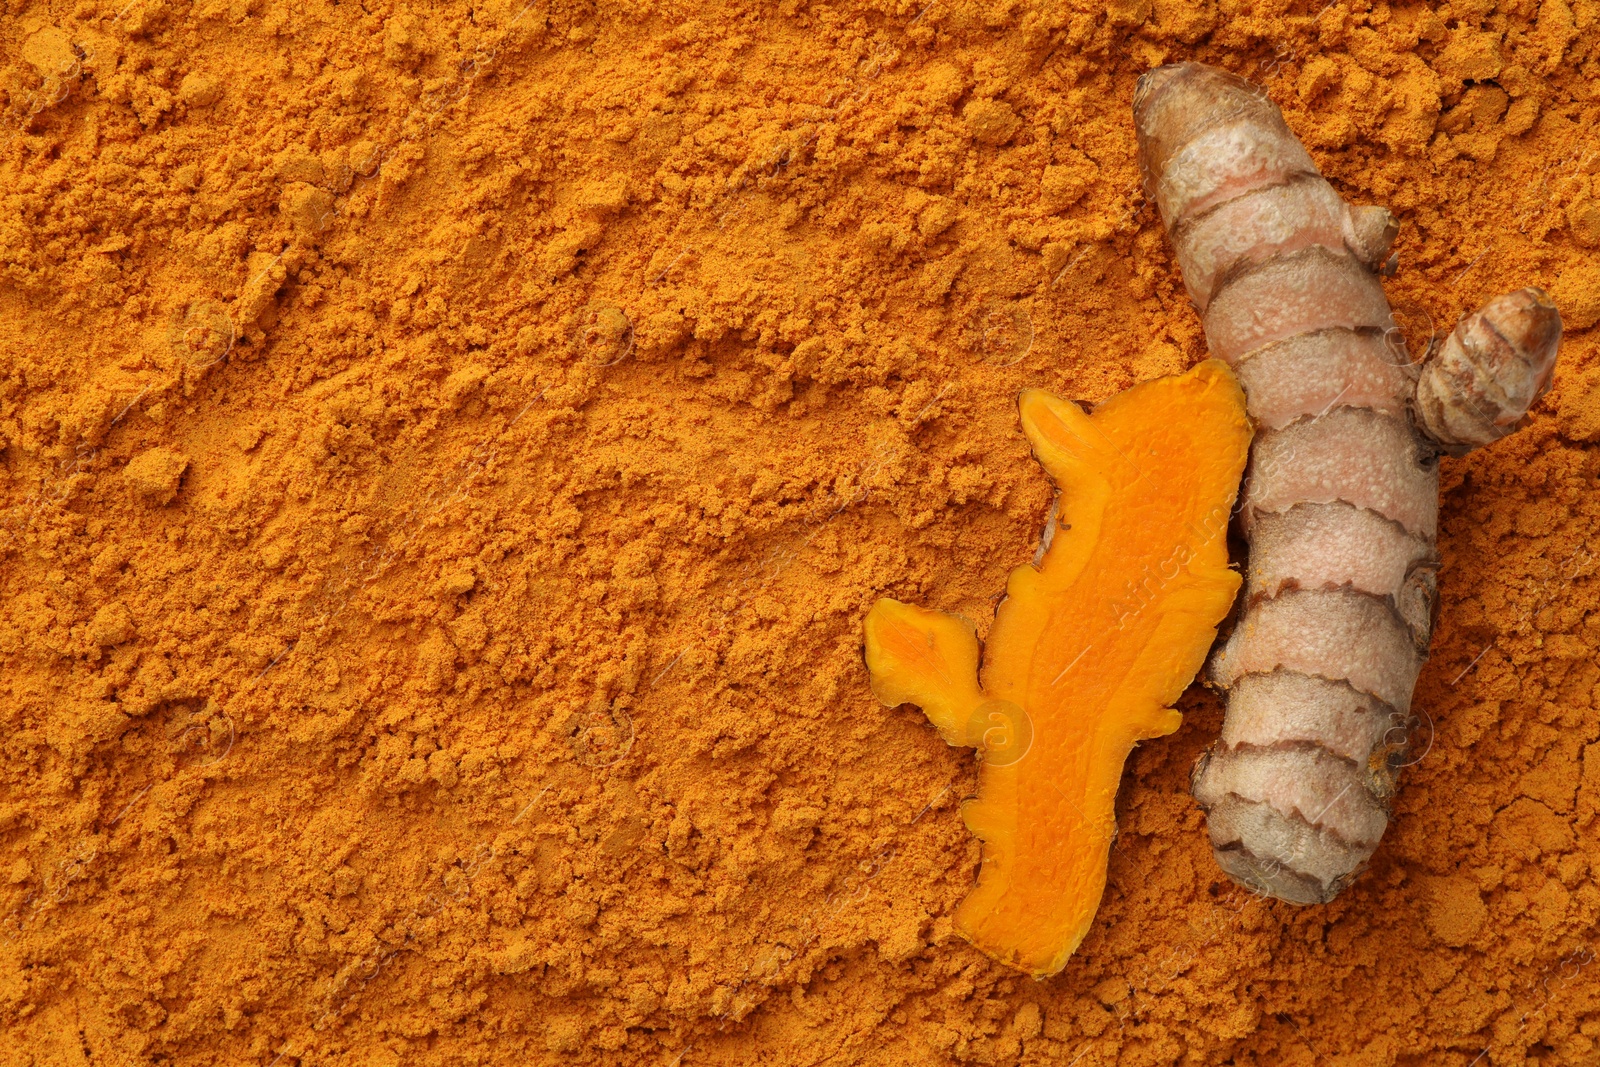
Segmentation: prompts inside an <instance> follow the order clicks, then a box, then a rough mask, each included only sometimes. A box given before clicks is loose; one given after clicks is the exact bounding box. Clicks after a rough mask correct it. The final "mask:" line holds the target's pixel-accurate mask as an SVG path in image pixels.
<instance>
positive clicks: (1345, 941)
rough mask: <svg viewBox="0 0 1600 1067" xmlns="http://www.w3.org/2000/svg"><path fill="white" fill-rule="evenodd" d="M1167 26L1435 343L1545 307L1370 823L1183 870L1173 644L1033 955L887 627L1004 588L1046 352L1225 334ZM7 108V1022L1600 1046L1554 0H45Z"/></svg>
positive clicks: (22, 1053)
mask: <svg viewBox="0 0 1600 1067" xmlns="http://www.w3.org/2000/svg"><path fill="white" fill-rule="evenodd" d="M1175 59H1199V60H1203V61H1205V62H1210V63H1216V64H1219V65H1222V66H1225V67H1227V68H1229V69H1232V70H1235V71H1238V72H1240V73H1242V74H1245V75H1247V76H1250V77H1252V78H1255V79H1257V80H1259V81H1262V82H1263V83H1264V84H1265V85H1266V87H1267V89H1268V91H1269V93H1270V95H1271V96H1272V98H1273V99H1274V100H1275V101H1277V102H1278V103H1279V104H1280V105H1282V107H1283V108H1284V110H1285V112H1286V115H1287V118H1288V120H1289V122H1290V125H1291V126H1292V127H1293V128H1294V130H1295V132H1296V133H1297V134H1298V135H1299V136H1300V137H1301V138H1302V139H1303V140H1304V141H1305V142H1306V143H1307V145H1308V147H1309V148H1310V149H1311V151H1312V154H1313V156H1314V157H1315V158H1316V160H1317V162H1318V164H1319V165H1320V166H1322V167H1323V169H1324V171H1325V172H1326V173H1327V174H1328V176H1329V177H1330V179H1331V180H1332V181H1333V182H1334V183H1335V186H1336V187H1337V188H1338V190H1339V191H1340V193H1341V194H1342V195H1344V196H1346V197H1347V198H1349V199H1351V200H1352V201H1355V202H1368V203H1380V204H1385V205H1387V206H1388V207H1390V208H1391V209H1393V210H1394V211H1395V212H1396V213H1397V215H1398V216H1399V218H1400V220H1401V223H1402V226H1401V232H1400V237H1399V241H1398V243H1397V249H1398V251H1399V253H1400V261H1399V271H1398V273H1397V275H1396V276H1395V277H1394V278H1393V279H1392V280H1391V281H1390V282H1389V283H1388V289H1389V293H1390V295H1391V298H1392V299H1393V300H1394V302H1395V303H1396V305H1397V307H1398V308H1399V311H1400V313H1401V316H1402V321H1403V322H1404V324H1405V327H1406V332H1407V335H1408V339H1409V340H1410V342H1411V344H1412V346H1413V348H1416V347H1417V346H1418V345H1420V344H1421V343H1423V342H1424V341H1425V340H1426V337H1427V335H1428V333H1429V332H1430V331H1431V330H1436V329H1437V330H1443V329H1448V328H1449V326H1450V325H1451V324H1452V323H1453V322H1454V320H1455V318H1456V316H1457V315H1458V314H1460V313H1462V312H1463V311H1466V310H1469V309H1471V308H1474V307H1477V306H1478V305H1480V304H1481V303H1483V302H1484V301H1485V300H1486V299H1488V298H1489V297H1491V296H1493V295H1495V294H1497V293H1500V292H1504V291H1508V290H1511V289H1514V288H1518V287H1520V286H1522V285H1526V284H1537V285H1541V286H1544V287H1546V288H1547V289H1549V290H1551V292H1552V293H1553V294H1554V296H1555V298H1556V300H1557V303H1558V304H1559V305H1560V307H1561V309H1562V311H1563V314H1564V316H1565V318H1566V324H1567V329H1568V336H1567V341H1566V344H1565V349H1564V354H1563V356H1562V361H1561V363H1560V365H1559V367H1558V370H1557V379H1558V383H1557V387H1556V389H1555V391H1554V392H1553V393H1552V394H1551V395H1550V397H1548V398H1547V399H1546V400H1545V401H1544V402H1543V403H1542V404H1541V405H1540V406H1539V408H1538V409H1537V414H1536V417H1535V419H1534V422H1533V425H1532V426H1531V427H1529V428H1528V429H1527V430H1524V431H1523V432H1521V433H1519V434H1518V435H1516V436H1515V437H1513V438H1511V439H1508V440H1506V441H1503V442H1501V443H1499V444H1497V445H1495V446H1493V447H1491V448H1488V449H1485V450H1483V451H1482V452H1481V453H1477V454H1474V455H1472V456H1470V457H1468V458H1466V459H1463V460H1448V459H1447V460H1445V461H1444V463H1445V467H1444V482H1445V489H1446V493H1445V498H1444V512H1443V516H1442V529H1441V548H1442V552H1443V555H1444V561H1445V565H1444V570H1443V571H1442V573H1441V576H1440V585H1441V589H1442V609H1441V618H1440V623H1439V629H1438V635H1437V638H1436V640H1435V643H1434V651H1433V658H1432V660H1431V661H1430V663H1429V664H1428V667H1427V669H1426V670H1425V672H1424V674H1423V678H1422V681H1421V683H1420V685H1419V688H1418V696H1417V702H1416V703H1417V706H1418V708H1419V709H1420V710H1421V711H1422V712H1424V713H1425V714H1426V716H1427V721H1426V723H1425V725H1424V728H1423V730H1422V731H1421V732H1420V733H1419V735H1418V736H1417V737H1416V739H1415V741H1416V756H1415V757H1414V758H1415V760H1416V762H1415V765H1414V766H1412V767H1411V768H1410V769H1409V770H1408V771H1407V780H1406V782H1405V786H1404V789H1403V791H1402V792H1401V794H1400V797H1399V800H1398V806H1397V813H1396V821H1395V824H1394V825H1393V826H1392V828H1391V830H1390V833H1389V834H1388V836H1387V838H1386V839H1385V842H1384V844H1383V846H1382V847H1381V848H1380V850H1379V852H1378V854H1377V856H1376V857H1375V861H1374V864H1373V867H1372V869H1371V871H1370V872H1369V873H1368V874H1367V875H1366V876H1364V877H1363V878H1362V879H1361V880H1360V881H1359V882H1358V883H1356V884H1355V885H1354V886H1353V887H1352V888H1351V889H1349V890H1348V891H1346V892H1345V893H1344V894H1343V895H1342V896H1341V897H1340V898H1339V899H1338V900H1337V901H1336V902H1335V903H1333V904H1331V905H1329V906H1326V907H1318V908H1293V907H1291V906H1288V905H1284V904H1280V903H1277V902H1273V901H1267V900H1261V899H1257V898H1255V897H1254V896H1252V895H1250V894H1249V893H1247V892H1245V891H1244V890H1241V889H1239V888H1237V887H1235V886H1234V885H1233V884H1232V883H1230V882H1228V881H1226V880H1225V879H1224V878H1223V877H1222V876H1221V874H1220V872H1218V870H1217V869H1216V867H1215V865H1214V864H1213V862H1212V859H1211V856H1210V853H1209V847H1208V844H1207V841H1206V838H1205V835H1204V832H1203V829H1202V826H1201V817H1200V814H1199V812H1198V810H1197V809H1196V807H1195V805H1194V802H1193V800H1192V799H1191V798H1190V796H1189V794H1188V771H1189V767H1190V766H1191V764H1192V763H1193V760H1194V758H1195V756H1196V755H1197V754H1198V753H1199V752H1200V750H1201V749H1202V748H1203V747H1204V746H1205V745H1206V744H1207V743H1208V742H1209V741H1210V740H1211V739H1212V738H1213V737H1215V735H1216V733H1217V730H1218V726H1219V723H1220V718H1221V711H1220V707H1219V705H1218V703H1217V701H1216V700H1215V698H1214V697H1212V696H1211V695H1209V694H1207V693H1205V692H1202V691H1198V690H1194V691H1191V693H1190V695H1189V696H1188V697H1187V698H1186V699H1185V702H1184V704H1183V710H1184V711H1185V712H1186V722H1185V725H1184V726H1183V728H1182V729H1181V730H1180V731H1179V732H1178V733H1177V734H1175V735H1173V736H1172V737H1169V738H1165V739H1163V740H1161V741H1159V742H1152V743H1149V744H1146V745H1145V746H1143V747H1142V748H1140V749H1139V750H1138V751H1137V752H1136V753H1135V756H1134V758H1133V760H1132V761H1131V762H1130V765H1129V770H1128V773H1127V775H1126V777H1125V780H1124V784H1123V790H1122V793H1121V796H1120V798H1119V804H1120V806H1121V810H1120V812H1119V815H1120V826H1121V834H1120V836H1119V838H1118V840H1117V844H1116V847H1115V849H1114V851H1113V853H1112V863H1111V871H1110V878H1109V884H1108V888H1107V891H1106V897H1105V901H1104V903H1103V905H1102V907H1101V910H1100V914H1099V917H1098V919H1097V920H1096V926H1095V929H1094V931H1093V932H1092V933H1091V934H1090V936H1089V938H1088V940H1087V941H1086V942H1085V943H1084V945H1083V947H1082V948H1081V949H1080V951H1079V953H1078V955H1077V956H1076V957H1075V958H1074V959H1073V960H1072V961H1071V963H1070V964H1069V965H1068V967H1067V969H1066V971H1065V972H1063V973H1062V974H1061V975H1060V976H1059V977H1057V978H1055V979H1052V980H1050V981H1048V982H1044V983H1035V982H1032V981H1030V980H1028V979H1025V978H1020V977H1018V976H1017V975H1016V974H1014V973H1013V972H1010V971H1008V970H1006V969H1005V968H1003V967H1001V966H999V965H997V964H994V963H992V962H990V961H989V960H987V959H986V958H984V957H982V956H981V955H980V954H978V953H977V952H976V951H974V950H973V949H971V948H970V947H969V946H967V945H966V944H965V943H964V942H962V941H961V940H960V939H959V938H956V937H954V936H953V935H952V932H951V927H950V921H949V918H948V916H949V914H950V912H951V910H952V909H953V907H954V905H955V904H956V903H957V902H958V901H959V900H960V898H961V897H962V896H963V895H964V894H965V893H966V891H967V890H968V888H969V887H970V886H971V884H972V881H973V876H974V869H975V864H976V862H977V858H978V847H977V843H976V841H975V840H974V839H972V838H971V837H970V836H969V835H968V834H967V833H966V831H965V829H964V828H963V827H962V825H961V823H960V819H959V815H958V812H957V804H958V802H959V800H960V799H961V798H962V797H964V796H967V795H969V794H970V793H971V791H972V789H973V787H974V783H975V779H976V773H975V772H976V768H975V766H974V764H973V763H972V762H971V758H970V754H968V753H966V752H963V751H958V750H951V749H948V748H946V747H945V745H944V744H943V743H942V742H941V741H940V740H939V739H938V738H937V737H936V735H934V733H933V732H932V731H931V730H930V729H929V728H928V727H927V726H926V725H925V724H924V723H923V721H922V716H921V715H920V714H919V713H917V712H915V711H914V710H912V709H898V710H897V709H886V708H881V707H879V706H878V705H877V702H876V701H875V700H873V699H872V697H871V695H870V693H869V692H868V690H867V681H866V672H865V670H864V668H863V666H862V662H861V651H860V648H861V619H862V616H863V614H864V613H865V611H866V609H867V607H868V606H870V604H871V603H872V602H873V601H874V599H876V598H877V597H878V596H880V595H891V596H895V597H897V598H900V599H903V600H910V601H915V602H918V603H923V604H927V605H930V606H934V607H939V608H942V609H945V610H953V611H959V612H963V613H965V614H966V615H968V616H969V617H970V618H972V619H974V620H975V621H977V622H979V624H980V629H983V628H986V627H987V625H988V623H989V622H990V621H991V619H992V609H993V603H994V600H995V598H996V597H997V595H998V593H999V591H1000V590H1001V588H1002V586H1003V582H1004V576H1005V574H1006V572H1007V571H1008V570H1009V568H1011V567H1012V566H1015V565H1016V564H1018V563H1021V562H1023V561H1025V560H1027V559H1029V558H1031V556H1032V554H1033V552H1034V549H1035V548H1036V546H1037V541H1038V537H1039V534H1040V531H1041V529H1042V526H1043V523H1044V519H1045V515H1046V510H1047V508H1048V506H1049V503H1050V491H1049V487H1048V484H1047V483H1046V482H1045V481H1044V480H1043V479H1042V478H1041V477H1039V475H1038V470H1037V466H1036V465H1035V464H1034V463H1033V461H1032V459H1031V458H1030V457H1029V455H1028V453H1027V448H1026V445H1025V442H1024V440H1023V438H1022V435H1021V433H1020V431H1019V429H1018V426H1017V419H1016V408H1015V398H1016V395H1017V393H1018V392H1019V390H1020V389H1022V388H1023V387H1026V386H1041V387H1043V388H1046V389H1050V390H1052V391H1053V392H1056V393H1058V394H1060V395H1062V396H1066V397H1070V398H1073V399H1077V400H1080V401H1085V402H1095V401H1099V400H1103V399H1105V398H1106V397H1108V396H1110V395H1111V394H1112V393H1113V392H1115V391H1117V390H1119V389H1122V388H1124V387H1126V386H1128V385H1130V384H1132V383H1133V382H1134V381H1136V380H1141V379H1144V378H1148V377H1151V376H1154V375H1156V374H1161V373H1168V372H1173V371H1177V370H1181V369H1183V368H1184V367H1186V366H1189V365H1191V364H1193V363H1194V362H1195V361H1197V360H1198V359H1200V358H1202V356H1203V354H1204V344H1203V338H1202V336H1201V332H1200V328H1199V324H1198V322H1197V320H1196V317H1195V315H1194V313H1193V311H1192V310H1191V309H1190V307H1189V305H1188V302H1187V299H1186V297H1185V296H1184V294H1183V291H1182V289H1181V285H1180V282H1179V279H1178V277H1177V275H1176V272H1175V270H1174V269H1173V266H1172V263H1171V260H1170V258H1169V254H1168V251H1167V248H1166V244H1165V241H1164V239H1163V236H1162V234H1161V230H1160V226H1159V223H1158V222H1157V220H1156V219H1155V218H1154V213H1153V211H1152V210H1151V209H1150V208H1149V207H1148V206H1146V204H1145V201H1144V199H1143V196H1142V194H1141V193H1140V192H1139V189H1138V175H1137V173H1136V172H1135V167H1134V163H1133V157H1134V136H1133V126H1132V122H1131V118H1130V113H1129V106H1130V100H1131V97H1132V92H1133V84H1134V80H1135V79H1136V78H1137V76H1138V75H1139V74H1140V73H1142V72H1143V71H1144V70H1146V69H1148V68H1149V67H1150V66H1152V65H1155V64H1157V63H1160V62H1163V61H1166V60H1175ZM0 93H3V96H0V105H3V114H0V131H3V132H0V199H3V207H0V446H3V451H0V598H3V605H4V609H3V611H0V657H3V664H0V739H3V744H4V748H5V757H6V758H5V759H4V760H3V761H0V780H3V782H4V787H3V792H0V835H3V838H0V840H3V852H0V856H3V858H0V1059H3V1060H4V1061H5V1062H7V1063H19V1064H51V1065H54V1064H84V1063H114V1064H123V1063H130V1064H133V1063H165V1062H172V1063H183V1064H240V1063H244V1064H256V1065H262V1067H265V1065H270V1064H281V1065H295V1064H349V1065H363V1067H365V1065H383V1064H398V1063H407V1064H411V1063H417V1064H457V1063H486V1064H500V1063H505V1064H510V1063H517V1064H523V1063H548V1064H579V1063H622V1064H639V1065H647V1064H660V1065H670V1064H682V1065H684V1067H692V1065H696V1064H734V1063H750V1062H770V1063H781V1064H825V1063H833V1064H849V1063H881V1064H923V1063H941V1062H962V1063H983V1064H990V1063H993V1064H1011V1063H1081V1064H1084V1065H1089V1064H1112V1063H1117V1064H1130V1065H1144V1064H1151V1065H1153V1064H1171V1063H1193V1064H1201V1063H1222V1062H1230V1061H1231V1062H1235V1063H1240V1064H1254V1063H1262V1064H1266V1063H1271V1064H1288V1065H1297V1064H1306V1065H1309V1064H1313V1063H1315V1064H1324V1063H1337V1064H1350V1065H1357V1064H1360V1065H1366V1064H1396V1063H1398V1064H1419V1065H1420V1064H1430V1065H1431V1064H1453V1065H1457V1067H1468V1065H1472V1064H1479V1063H1482V1064H1522V1063H1528V1064H1533V1063H1539V1064H1582V1063H1593V1062H1595V1061H1596V1059H1597V1058H1600V943H1597V942H1600V935H1597V934H1596V933H1595V932H1594V924H1595V922H1596V920H1597V919H1600V886H1597V884H1596V879H1597V878H1600V873H1597V872H1596V871H1595V870H1593V869H1592V857H1594V856H1595V855H1596V854H1597V848H1600V826H1597V823H1596V816H1597V814H1600V707H1597V706H1596V701H1597V699H1600V689H1597V683H1600V666H1597V664H1596V662H1595V660H1596V655H1595V650H1596V648H1597V646H1600V610H1597V609H1600V603H1597V602H1600V584H1597V579H1596V570H1597V567H1600V563H1597V560H1596V558H1595V556H1596V553H1597V552H1600V549H1597V548H1596V545H1597V540H1596V537H1595V534H1596V527H1597V524H1600V485H1597V478H1600V450H1597V442H1600V355H1597V352H1596V345H1595V332H1594V327H1595V324H1596V322H1597V320H1600V142H1597V140H1596V135H1595V133H1594V131H1595V129H1596V128H1597V127H1600V4H1597V3H1596V2H1594V0H1578V2H1574V3H1571V4H1569V3H1567V2H1566V0H1544V2H1542V3H1537V4H1536V3H1532V2H1516V3H1507V4H1503V5H1501V6H1493V5H1491V4H1489V3H1486V2H1478V3H1468V2H1452V3H1446V4H1442V5H1439V6H1437V7H1434V8H1428V7H1425V6H1421V5H1406V6H1396V7H1391V6H1388V5H1383V4H1376V5H1369V4H1366V3H1363V2H1360V0H1346V2H1335V3H1331V4H1328V5H1327V6H1326V7H1321V8H1319V7H1318V6H1317V5H1315V4H1296V5H1288V6H1285V5H1282V4H1269V5H1265V6H1262V5H1238V6H1234V5H1229V4H1224V5H1216V4H1210V3H1197V4H1177V3H1171V4H1169V3H1166V2H1164V0H1163V2H1160V3H1156V4H1154V6H1152V5H1151V4H1149V3H1139V2H1137V0H1134V2H1123V0H1117V2H1114V3H1112V4H1111V5H1110V6H1100V5H1085V4H1078V3H1068V4H1065V5H1044V4H1041V5H1038V6H1037V7H1029V6H1024V5H1021V4H1014V3H1007V2H1004V0H1002V2H1000V3H995V4H990V5H978V4H972V3H964V2H959V0H935V2H933V3H930V4H928V5H927V6H917V5H914V4H892V3H891V4H881V5H870V4H840V5H824V4H805V3H788V2H786V3H783V4H780V5H775V6H766V5H760V6H757V5H749V6H741V5H739V4H721V3H717V2H715V0H714V2H713V3H711V4H694V5H684V6H650V5H639V6H626V5H623V6H598V7H597V6H591V5H578V4H572V5H566V4H554V3H550V2H547V0H537V2H534V3H528V4H526V5H525V6H524V4H523V3H521V2H520V0H513V2H511V3H502V2H500V0H489V2H487V3H485V4H483V5H481V6H466V5H450V4H428V3H425V2H419V3H415V4H407V5H391V4H389V3H387V2H386V0H369V3H368V4H367V5H365V6H363V5H360V4H353V3H317V2H308V3H293V4H290V3H283V2H279V0H232V2H230V3H222V2H210V0H207V2H204V3H195V4H184V3H176V2H172V3H165V2H162V0H131V2H128V3H126V5H125V6H124V5H123V4H122V3H121V2H120V0H113V2H111V3H103V2H101V0H81V2H78V3H74V4H67V3H57V4H26V3H20V2H19V3H13V4H11V5H10V6H9V7H7V8H6V9H5V10H4V12H3V13H0Z"/></svg>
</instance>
